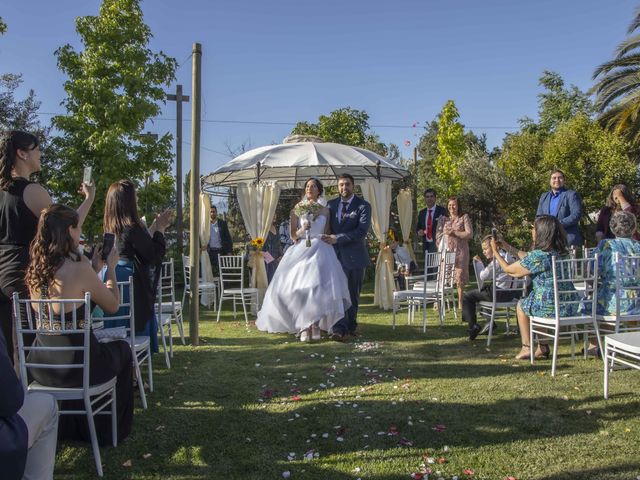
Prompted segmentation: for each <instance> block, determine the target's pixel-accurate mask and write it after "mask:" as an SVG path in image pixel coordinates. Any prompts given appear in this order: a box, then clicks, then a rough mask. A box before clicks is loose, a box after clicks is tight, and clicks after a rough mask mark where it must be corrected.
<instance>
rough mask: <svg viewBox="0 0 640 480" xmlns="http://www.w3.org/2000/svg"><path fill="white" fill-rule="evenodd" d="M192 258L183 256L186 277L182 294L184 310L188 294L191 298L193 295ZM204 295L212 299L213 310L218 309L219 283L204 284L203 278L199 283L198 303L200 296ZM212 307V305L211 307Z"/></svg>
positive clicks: (183, 271)
mask: <svg viewBox="0 0 640 480" xmlns="http://www.w3.org/2000/svg"><path fill="white" fill-rule="evenodd" d="M190 260H191V259H190V258H189V257H188V256H186V255H183V256H182V273H183V275H184V292H183V293H182V308H183V309H184V301H185V299H186V296H187V294H188V295H189V296H191V295H193V292H192V291H191V282H190V280H191V264H190V263H189V262H190ZM203 294H209V298H210V299H212V305H213V308H214V309H215V308H216V302H217V301H218V298H217V297H218V282H217V280H214V281H213V282H204V281H203V280H202V278H200V281H199V282H198V301H199V300H200V296H201V295H203ZM209 306H211V305H209Z"/></svg>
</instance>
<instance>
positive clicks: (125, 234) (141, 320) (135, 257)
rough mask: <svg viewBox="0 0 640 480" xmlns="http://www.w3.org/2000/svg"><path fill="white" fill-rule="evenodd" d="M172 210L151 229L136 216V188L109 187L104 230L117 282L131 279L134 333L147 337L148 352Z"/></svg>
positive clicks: (125, 184) (154, 344) (154, 343)
mask: <svg viewBox="0 0 640 480" xmlns="http://www.w3.org/2000/svg"><path fill="white" fill-rule="evenodd" d="M170 216H171V210H167V211H165V212H163V213H161V214H160V215H158V216H157V217H156V219H155V220H154V221H153V223H152V225H151V227H150V228H149V229H148V230H147V227H146V226H145V225H144V224H143V223H142V221H141V220H140V217H139V216H138V204H137V195H136V187H135V185H134V184H133V182H132V181H130V180H119V181H117V182H115V183H113V184H111V186H110V187H109V191H108V192H107V198H106V201H105V207H104V230H105V232H111V233H113V234H115V236H116V239H117V245H118V253H119V254H120V261H119V262H118V268H117V271H116V273H117V277H118V280H120V281H122V280H126V279H127V278H129V276H133V304H134V315H135V321H136V333H138V334H141V335H148V336H149V337H150V339H151V349H152V350H153V351H154V352H157V351H158V334H157V331H158V326H157V323H156V318H155V314H154V305H155V300H156V289H157V286H158V278H159V276H160V267H161V266H162V260H163V258H164V254H165V250H166V247H165V241H164V231H165V229H166V228H167V226H168V225H169V218H170Z"/></svg>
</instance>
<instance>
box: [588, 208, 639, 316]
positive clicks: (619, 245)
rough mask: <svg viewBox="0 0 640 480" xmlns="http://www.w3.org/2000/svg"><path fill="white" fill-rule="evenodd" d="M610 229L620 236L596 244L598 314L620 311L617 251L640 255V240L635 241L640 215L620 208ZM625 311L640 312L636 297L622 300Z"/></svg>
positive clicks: (611, 222) (613, 218)
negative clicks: (617, 288)
mask: <svg viewBox="0 0 640 480" xmlns="http://www.w3.org/2000/svg"><path fill="white" fill-rule="evenodd" d="M609 228H610V230H611V232H612V233H613V234H614V235H615V236H616V238H613V239H609V238H606V239H604V240H602V241H601V242H600V243H599V244H598V246H597V247H596V249H595V251H594V253H597V254H598V277H599V282H598V315H615V314H616V265H615V263H614V257H615V255H614V254H615V253H618V254H619V255H625V256H626V255H640V242H638V241H637V240H634V239H633V238H632V237H633V234H634V233H635V231H636V216H635V215H634V214H633V213H631V212H626V211H620V212H616V213H614V214H613V217H611V221H610V222H609ZM620 310H621V313H630V314H636V313H640V305H638V304H637V302H636V299H633V300H632V301H628V300H627V301H624V300H623V301H622V302H621V305H620Z"/></svg>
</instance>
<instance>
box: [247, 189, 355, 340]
mask: <svg viewBox="0 0 640 480" xmlns="http://www.w3.org/2000/svg"><path fill="white" fill-rule="evenodd" d="M304 190H305V197H306V199H307V200H308V201H309V202H314V203H318V199H319V197H320V196H321V195H322V191H323V188H322V184H321V183H320V181H319V180H318V179H316V178H310V179H309V180H307V183H306V184H305V188H304ZM318 212H319V213H317V214H316V215H315V216H313V217H312V218H311V219H310V220H311V221H309V219H306V218H305V219H300V218H298V216H297V215H296V214H295V212H294V211H293V210H292V211H291V221H290V227H289V228H290V231H291V239H292V240H293V241H294V242H295V244H294V245H292V246H291V247H290V248H288V249H287V251H286V252H285V254H284V256H283V257H282V260H281V261H280V265H278V269H277V270H276V273H275V275H274V276H273V280H271V283H270V284H269V287H268V288H267V291H266V293H265V296H264V301H263V303H262V308H261V309H260V311H259V312H258V319H257V320H256V327H257V328H258V330H262V331H266V332H270V333H274V332H287V333H298V332H299V333H300V340H302V341H310V340H311V338H313V339H314V340H318V339H320V330H325V331H329V330H330V329H331V327H332V326H333V324H334V323H336V322H337V321H338V320H340V319H341V318H342V317H344V314H345V311H346V310H347V309H348V308H349V307H350V306H351V300H350V297H349V288H348V286H347V277H346V276H345V274H344V271H343V270H342V266H341V265H340V262H339V261H338V257H337V256H336V253H335V250H334V249H333V246H331V245H329V244H328V243H325V242H324V241H322V239H321V237H322V235H323V234H325V233H329V223H330V222H329V215H330V213H329V209H328V208H327V207H326V206H322V207H321V208H318ZM307 232H308V236H307ZM307 238H309V239H310V244H311V245H310V246H307V245H308V243H309V242H307Z"/></svg>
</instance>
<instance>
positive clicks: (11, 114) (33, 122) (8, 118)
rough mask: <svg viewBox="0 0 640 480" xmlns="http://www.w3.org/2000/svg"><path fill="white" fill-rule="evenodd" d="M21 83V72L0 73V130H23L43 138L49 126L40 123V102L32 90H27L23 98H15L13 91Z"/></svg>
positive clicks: (14, 91)
mask: <svg viewBox="0 0 640 480" xmlns="http://www.w3.org/2000/svg"><path fill="white" fill-rule="evenodd" d="M21 84H22V75H21V74H14V73H5V74H3V75H0V130H25V131H27V132H31V133H33V134H34V135H37V136H38V137H39V138H40V140H44V139H45V138H46V135H47V133H48V132H49V128H48V127H44V126H42V125H40V121H39V119H38V109H39V108H40V102H39V101H38V100H36V95H35V93H34V91H33V90H29V93H28V94H27V96H26V97H25V98H24V99H22V100H18V99H16V96H15V93H16V90H17V89H18V87H19V86H20V85H21Z"/></svg>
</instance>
